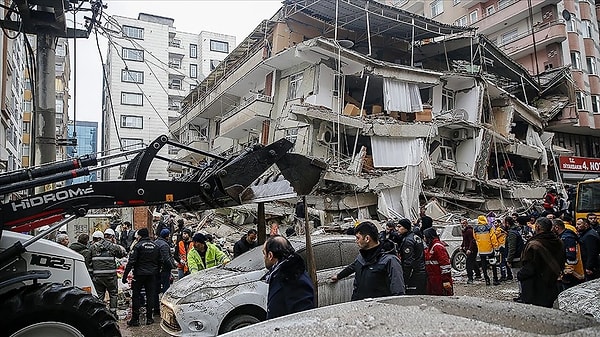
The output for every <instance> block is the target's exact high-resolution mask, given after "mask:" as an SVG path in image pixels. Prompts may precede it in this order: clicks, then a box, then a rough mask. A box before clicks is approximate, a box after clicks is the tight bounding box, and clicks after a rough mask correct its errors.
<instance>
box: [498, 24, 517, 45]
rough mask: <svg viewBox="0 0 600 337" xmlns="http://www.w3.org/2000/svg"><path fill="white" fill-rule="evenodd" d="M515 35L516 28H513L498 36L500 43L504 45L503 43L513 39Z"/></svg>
mask: <svg viewBox="0 0 600 337" xmlns="http://www.w3.org/2000/svg"><path fill="white" fill-rule="evenodd" d="M517 36H518V30H517V28H515V29H513V30H511V31H508V32H506V33H504V34H502V36H501V37H500V43H501V44H502V45H505V44H507V43H509V42H511V41H513V40H515V39H516V38H517Z"/></svg>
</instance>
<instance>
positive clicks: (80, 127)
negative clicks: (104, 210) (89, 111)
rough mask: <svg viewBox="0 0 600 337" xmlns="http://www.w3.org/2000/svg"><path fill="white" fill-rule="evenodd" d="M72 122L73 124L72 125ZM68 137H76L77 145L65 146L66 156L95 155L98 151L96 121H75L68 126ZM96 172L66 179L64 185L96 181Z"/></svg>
mask: <svg viewBox="0 0 600 337" xmlns="http://www.w3.org/2000/svg"><path fill="white" fill-rule="evenodd" d="M73 124H74V125H73ZM68 136H69V139H76V141H77V146H67V147H66V148H67V157H68V158H73V157H80V156H84V155H95V154H96V152H97V151H98V149H97V147H98V122H89V121H75V123H73V122H70V123H69V126H68ZM97 180H98V172H97V171H93V172H90V174H89V175H88V176H85V177H77V178H74V179H68V180H67V181H66V185H72V184H78V183H82V182H86V181H97Z"/></svg>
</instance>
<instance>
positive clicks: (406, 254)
mask: <svg viewBox="0 0 600 337" xmlns="http://www.w3.org/2000/svg"><path fill="white" fill-rule="evenodd" d="M411 227H412V224H411V222H410V220H408V219H401V220H400V221H398V225H397V226H396V229H397V231H398V235H399V242H397V243H398V254H399V255H400V261H401V262H402V274H403V277H404V283H405V284H406V294H407V295H425V294H426V290H427V273H426V272H425V255H424V253H423V252H424V246H423V240H422V239H421V238H420V237H419V236H418V235H415V233H414V232H413V231H412V230H411Z"/></svg>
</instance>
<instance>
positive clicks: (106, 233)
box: [104, 228, 115, 236]
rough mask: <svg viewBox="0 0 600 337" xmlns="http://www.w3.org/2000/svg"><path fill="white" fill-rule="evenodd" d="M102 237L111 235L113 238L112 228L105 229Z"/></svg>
mask: <svg viewBox="0 0 600 337" xmlns="http://www.w3.org/2000/svg"><path fill="white" fill-rule="evenodd" d="M104 235H112V236H115V231H113V230H112V228H107V229H106V230H105V231H104Z"/></svg>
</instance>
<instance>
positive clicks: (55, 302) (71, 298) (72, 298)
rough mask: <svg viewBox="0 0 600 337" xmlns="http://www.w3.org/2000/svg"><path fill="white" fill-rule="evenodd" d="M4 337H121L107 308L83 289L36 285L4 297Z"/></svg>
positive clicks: (2, 314) (115, 322)
mask: <svg viewBox="0 0 600 337" xmlns="http://www.w3.org/2000/svg"><path fill="white" fill-rule="evenodd" d="M0 302H1V303H2V306H1V308H0V317H2V322H3V326H4V328H3V333H2V335H4V336H10V337H38V336H40V337H41V336H54V337H102V336H107V337H121V332H120V331H119V326H118V324H117V321H116V318H115V317H114V316H113V315H112V314H111V313H110V311H108V309H107V308H106V305H105V304H104V303H102V302H101V301H100V300H98V299H97V298H96V297H94V296H93V295H91V294H89V293H86V292H84V291H83V290H81V289H78V288H74V287H67V286H64V285H62V284H58V283H45V284H34V285H30V286H25V287H22V288H19V289H15V290H11V291H9V292H8V293H6V294H3V295H2V296H0Z"/></svg>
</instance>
